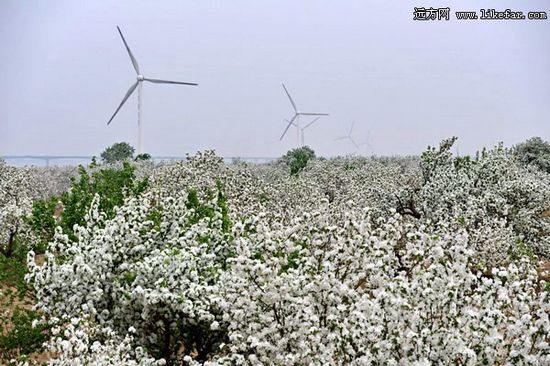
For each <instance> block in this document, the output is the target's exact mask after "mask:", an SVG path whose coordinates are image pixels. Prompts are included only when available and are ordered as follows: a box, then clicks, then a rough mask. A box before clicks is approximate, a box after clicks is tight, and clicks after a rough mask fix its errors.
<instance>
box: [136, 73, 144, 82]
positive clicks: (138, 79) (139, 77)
mask: <svg viewBox="0 0 550 366" xmlns="http://www.w3.org/2000/svg"><path fill="white" fill-rule="evenodd" d="M136 79H137V81H143V80H145V76H143V75H141V74H138V75H137V76H136Z"/></svg>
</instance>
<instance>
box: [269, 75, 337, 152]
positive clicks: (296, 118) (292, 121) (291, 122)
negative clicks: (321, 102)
mask: <svg viewBox="0 0 550 366" xmlns="http://www.w3.org/2000/svg"><path fill="white" fill-rule="evenodd" d="M283 89H284V90H285V92H286V95H287V96H288V99H289V100H290V104H292V108H293V109H294V116H292V118H291V119H290V120H289V121H288V124H287V125H286V128H285V130H284V132H283V134H282V135H281V138H280V139H279V140H282V139H283V137H285V134H286V132H287V131H288V129H289V128H290V126H291V125H294V126H296V132H297V135H296V142H297V144H298V146H300V132H302V144H303V130H302V128H301V127H300V117H301V116H319V118H320V117H321V116H328V113H310V112H300V111H298V108H297V107H296V103H294V100H292V97H291V96H290V93H289V92H288V90H287V89H286V87H285V84H283ZM316 120H317V119H315V120H313V121H312V122H310V123H309V124H308V125H307V126H306V127H309V126H310V125H311V124H312V123H313V122H315V121H316ZM306 127H304V129H305V128H306Z"/></svg>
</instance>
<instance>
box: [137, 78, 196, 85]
mask: <svg viewBox="0 0 550 366" xmlns="http://www.w3.org/2000/svg"><path fill="white" fill-rule="evenodd" d="M143 80H146V81H148V82H150V83H155V84H180V85H199V84H196V83H186V82H183V81H170V80H159V79H148V78H144V79H143Z"/></svg>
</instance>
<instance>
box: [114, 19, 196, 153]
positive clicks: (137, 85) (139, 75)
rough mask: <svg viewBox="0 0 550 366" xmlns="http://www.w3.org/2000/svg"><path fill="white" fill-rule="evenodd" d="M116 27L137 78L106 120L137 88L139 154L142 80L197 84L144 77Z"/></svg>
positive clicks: (140, 147) (138, 151)
mask: <svg viewBox="0 0 550 366" xmlns="http://www.w3.org/2000/svg"><path fill="white" fill-rule="evenodd" d="M116 28H117V29H118V33H119V34H120V37H121V38H122V42H124V46H125V47H126V51H128V56H130V61H132V65H133V66H134V70H135V71H136V79H137V80H136V82H135V83H133V84H132V86H130V89H128V91H127V92H126V95H125V96H124V98H122V102H120V104H119V106H118V108H117V109H116V110H115V113H113V116H112V117H111V119H109V122H107V125H109V124H110V123H111V121H112V120H113V118H115V116H116V114H117V113H118V111H119V110H120V108H122V106H123V105H124V103H126V101H127V100H128V98H130V96H131V95H132V93H133V92H134V91H135V90H136V88H137V89H138V145H137V153H138V154H141V153H142V150H141V149H142V123H141V114H142V111H141V108H142V107H141V93H142V88H143V82H144V81H148V82H150V83H154V84H179V85H198V84H195V83H186V82H182V81H170V80H159V79H149V78H146V77H145V76H143V74H142V73H141V71H140V70H139V65H138V63H137V60H136V58H135V57H134V55H133V54H132V51H130V47H128V43H126V39H124V36H123V35H122V32H121V30H120V28H119V27H118V26H117V27H116Z"/></svg>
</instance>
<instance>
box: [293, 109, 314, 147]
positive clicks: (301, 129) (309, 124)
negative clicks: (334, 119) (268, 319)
mask: <svg viewBox="0 0 550 366" xmlns="http://www.w3.org/2000/svg"><path fill="white" fill-rule="evenodd" d="M319 118H321V117H320V116H319V117H317V118H315V119H314V120H313V121H311V122H309V123H308V124H307V125H305V126H304V127H298V125H296V124H294V122H292V125H294V126H295V127H297V128H298V129H299V130H300V132H301V146H304V135H305V132H304V130H305V129H306V128H308V127H309V126H311V125H312V124H313V123H315V122H317V120H318V119H319ZM285 122H286V123H289V122H290V121H289V120H288V119H285Z"/></svg>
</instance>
